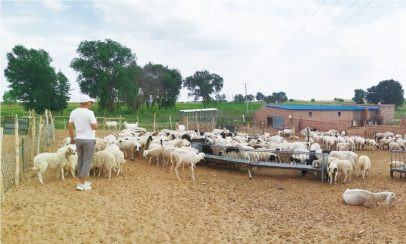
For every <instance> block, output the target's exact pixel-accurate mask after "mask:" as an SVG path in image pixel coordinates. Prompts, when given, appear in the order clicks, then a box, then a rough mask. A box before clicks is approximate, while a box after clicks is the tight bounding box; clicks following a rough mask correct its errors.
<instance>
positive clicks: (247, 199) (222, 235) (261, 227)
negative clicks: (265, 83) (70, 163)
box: [1, 133, 406, 243]
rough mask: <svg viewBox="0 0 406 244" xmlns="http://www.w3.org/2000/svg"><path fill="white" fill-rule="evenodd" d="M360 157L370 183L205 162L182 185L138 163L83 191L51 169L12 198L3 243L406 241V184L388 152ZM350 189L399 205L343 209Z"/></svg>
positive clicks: (153, 166) (8, 197)
mask: <svg viewBox="0 0 406 244" xmlns="http://www.w3.org/2000/svg"><path fill="white" fill-rule="evenodd" d="M65 135H66V134H63V133H58V139H62V138H63V136H65ZM361 154H366V155H368V156H370V158H371V160H372V164H373V168H372V170H371V173H370V178H369V179H368V180H366V181H365V182H364V181H362V179H359V178H357V179H354V180H353V181H352V182H351V183H349V184H346V185H343V184H341V181H340V184H337V185H336V186H330V185H328V184H327V183H321V182H320V181H319V179H317V178H315V177H314V176H312V175H306V177H304V178H303V177H301V176H299V174H298V172H296V171H289V170H268V169H267V170H259V171H258V172H257V174H256V175H255V176H254V178H253V179H252V180H249V179H248V177H247V174H246V172H242V171H239V170H232V169H226V168H219V167H214V166H205V165H203V164H202V165H198V166H197V170H196V181H195V182H192V181H191V179H190V171H189V170H188V169H186V168H185V170H181V171H180V176H181V178H182V181H181V182H179V181H178V180H177V179H176V177H175V175H174V173H173V172H172V173H170V172H169V169H168V168H162V167H157V166H156V164H151V165H148V164H147V163H146V162H145V161H144V160H139V159H137V160H136V161H134V162H131V161H128V163H127V164H126V165H125V175H124V176H119V177H117V176H114V177H113V178H112V179H111V180H108V179H105V178H93V177H92V178H91V179H90V180H91V181H92V182H93V184H94V189H93V190H91V191H87V192H78V191H76V190H75V185H76V180H75V179H73V178H71V177H70V178H67V179H66V180H65V181H60V180H58V179H56V176H55V173H54V172H51V171H49V172H47V176H46V177H45V184H44V185H40V184H39V183H38V180H37V178H36V177H32V176H31V175H29V174H27V175H26V177H25V180H24V181H23V183H22V185H20V186H18V187H14V188H12V189H11V190H10V191H8V192H7V193H6V202H5V203H4V204H3V205H2V219H1V224H2V225H1V234H2V236H1V238H2V243H131V242H135V243H162V242H165V243H230V242H232V243H248V242H251V243H252V242H254V243H258V242H259V243H264V242H266V243H286V242H288V243H313V242H319V241H322V242H323V243H350V242H357V243H404V242H406V239H405V238H406V204H405V200H404V197H405V196H406V194H405V191H406V187H405V184H406V182H405V179H404V178H402V179H401V178H399V177H396V178H394V179H392V178H390V177H389V173H388V169H387V162H388V161H389V158H390V154H389V153H388V152H359V155H361ZM346 188H362V189H367V190H371V191H387V190H389V191H393V192H395V193H396V195H397V198H398V201H397V205H396V206H395V207H394V208H392V209H388V208H387V206H386V205H385V204H382V205H380V206H378V207H376V208H373V209H367V208H364V207H352V206H347V205H344V204H342V200H341V195H342V193H343V191H344V190H345V189H346Z"/></svg>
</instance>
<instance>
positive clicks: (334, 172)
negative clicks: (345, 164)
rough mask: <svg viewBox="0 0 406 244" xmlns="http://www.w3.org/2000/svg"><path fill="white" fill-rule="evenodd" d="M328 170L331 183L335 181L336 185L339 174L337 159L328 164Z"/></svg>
mask: <svg viewBox="0 0 406 244" xmlns="http://www.w3.org/2000/svg"><path fill="white" fill-rule="evenodd" d="M327 172H328V182H330V185H331V184H332V183H333V181H334V185H335V184H336V183H337V176H338V166H337V164H336V162H335V161H333V162H331V163H329V164H328V166H327Z"/></svg>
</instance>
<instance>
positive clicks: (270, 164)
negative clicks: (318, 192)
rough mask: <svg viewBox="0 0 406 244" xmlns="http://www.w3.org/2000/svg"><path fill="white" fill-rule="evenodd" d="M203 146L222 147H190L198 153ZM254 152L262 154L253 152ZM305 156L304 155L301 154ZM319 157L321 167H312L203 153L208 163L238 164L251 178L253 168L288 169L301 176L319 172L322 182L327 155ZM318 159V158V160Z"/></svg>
mask: <svg viewBox="0 0 406 244" xmlns="http://www.w3.org/2000/svg"><path fill="white" fill-rule="evenodd" d="M203 145H207V146H211V147H213V146H214V147H224V146H221V145H209V144H202V143H192V147H194V148H196V149H198V150H199V151H200V152H201V151H202V147H203ZM240 150H242V151H248V152H249V151H253V150H247V149H240ZM264 151H265V152H269V153H275V154H276V153H280V152H276V151H271V150H264ZM255 152H262V151H258V150H255ZM283 153H290V154H298V153H293V152H283ZM301 154H305V153H301ZM318 155H319V157H321V167H314V166H312V165H307V164H305V163H296V162H292V161H291V162H283V163H282V162H274V161H250V160H247V159H241V158H231V157H227V156H223V155H213V154H207V153H205V159H206V160H208V161H214V160H215V161H223V162H228V163H233V164H240V165H244V166H246V167H247V171H248V176H249V177H250V178H252V174H251V170H252V168H254V167H257V168H276V169H290V170H300V171H301V173H302V175H304V173H303V172H304V171H306V172H307V171H313V172H320V173H321V174H320V175H321V181H322V182H324V181H325V180H326V179H327V176H326V174H327V162H328V154H318ZM319 159H320V158H319Z"/></svg>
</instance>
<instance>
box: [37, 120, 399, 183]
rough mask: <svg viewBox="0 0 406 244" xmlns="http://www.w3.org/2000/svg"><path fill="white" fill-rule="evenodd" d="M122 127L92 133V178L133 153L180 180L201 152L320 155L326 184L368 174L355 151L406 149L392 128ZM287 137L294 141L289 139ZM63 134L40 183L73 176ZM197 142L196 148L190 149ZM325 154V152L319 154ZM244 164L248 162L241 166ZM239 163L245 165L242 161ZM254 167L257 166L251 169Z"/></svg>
mask: <svg viewBox="0 0 406 244" xmlns="http://www.w3.org/2000/svg"><path fill="white" fill-rule="evenodd" d="M124 126H125V129H123V130H122V131H119V132H116V133H112V134H110V135H108V136H105V137H104V138H97V137H96V145H95V154H94V157H93V161H92V166H91V174H93V176H96V175H98V176H100V175H105V176H106V177H108V178H110V177H111V174H112V172H114V173H115V174H117V175H120V174H122V173H123V166H124V164H125V163H126V159H130V160H134V158H135V157H136V156H139V157H140V158H141V157H143V158H146V159H148V160H149V161H148V163H149V164H150V163H151V161H152V160H155V162H156V163H157V165H160V164H161V165H162V166H167V165H169V164H170V165H171V168H170V169H171V170H172V169H173V168H174V171H175V174H176V177H177V178H178V179H179V180H180V177H179V174H178V169H179V167H180V166H185V165H186V166H190V169H191V177H192V179H193V180H195V177H194V168H195V166H196V164H197V163H198V162H200V161H202V160H203V159H204V158H205V154H211V155H217V156H222V157H225V158H231V159H243V160H246V161H247V162H261V161H262V162H276V163H289V164H294V163H297V164H306V165H311V166H312V167H315V168H317V167H322V161H323V160H322V158H321V157H325V155H328V157H327V160H326V161H327V174H328V180H329V183H330V184H332V183H334V184H336V182H337V178H338V176H339V175H341V174H342V175H344V179H343V182H344V183H345V182H346V181H347V180H348V181H350V180H351V177H352V176H353V175H355V176H360V175H362V178H363V179H364V178H365V177H367V176H368V171H369V169H370V167H371V160H370V159H369V158H368V156H366V155H360V156H358V155H357V154H356V153H355V151H358V150H377V149H382V150H384V149H390V150H402V149H403V150H404V149H405V145H406V140H405V139H403V136H402V135H394V134H393V133H391V132H385V133H376V134H375V138H374V139H365V138H362V137H359V136H346V135H345V133H344V132H342V133H339V132H338V131H335V130H330V131H327V132H320V131H310V130H309V129H308V128H306V129H304V130H302V131H301V132H300V133H301V135H302V136H303V137H304V138H305V141H296V139H298V138H297V137H296V136H294V135H293V134H292V130H289V129H284V130H281V131H279V133H278V135H270V134H267V133H264V134H263V135H255V136H250V135H248V134H247V133H239V132H237V133H235V132H230V131H228V130H226V129H214V130H213V131H211V132H201V131H197V130H195V131H187V130H186V128H185V126H183V125H177V129H176V130H168V129H164V130H162V131H160V132H153V133H151V132H148V131H147V130H146V129H145V128H141V127H139V126H138V123H135V124H129V123H125V124H124ZM290 139H293V141H292V140H290ZM69 141H70V140H69V138H65V140H64V142H63V145H62V146H61V147H60V148H59V149H58V150H57V151H56V152H54V153H41V154H38V155H37V156H35V158H34V167H33V170H34V171H35V172H36V173H37V175H38V178H39V181H40V183H41V184H43V179H42V177H43V174H44V173H45V171H46V170H47V168H56V169H57V172H58V175H57V177H58V178H59V177H60V178H61V179H63V180H64V179H65V174H66V173H68V172H70V173H71V175H72V176H73V177H75V170H76V165H77V154H76V147H75V145H72V144H69ZM194 143H200V145H202V146H201V148H200V150H198V149H196V148H194V147H193V146H192V145H194ZM323 155H324V156H323ZM390 164H396V165H391V166H396V167H399V166H404V165H405V164H404V162H401V161H392V162H390ZM245 166H246V165H245ZM239 167H243V165H240V166H239ZM253 170H255V169H253Z"/></svg>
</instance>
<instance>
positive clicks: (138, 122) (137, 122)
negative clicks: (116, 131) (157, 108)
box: [137, 115, 140, 126]
mask: <svg viewBox="0 0 406 244" xmlns="http://www.w3.org/2000/svg"><path fill="white" fill-rule="evenodd" d="M137 123H138V126H139V125H140V121H139V120H138V115H137Z"/></svg>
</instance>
